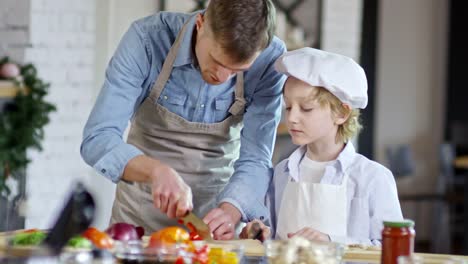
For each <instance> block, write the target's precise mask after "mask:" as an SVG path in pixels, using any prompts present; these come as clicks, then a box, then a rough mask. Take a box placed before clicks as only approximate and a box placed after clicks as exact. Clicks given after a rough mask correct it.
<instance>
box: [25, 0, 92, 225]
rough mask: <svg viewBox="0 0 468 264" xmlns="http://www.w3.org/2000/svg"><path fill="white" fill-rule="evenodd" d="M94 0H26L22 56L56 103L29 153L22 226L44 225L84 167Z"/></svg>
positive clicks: (83, 176) (84, 173) (85, 174)
mask: <svg viewBox="0 0 468 264" xmlns="http://www.w3.org/2000/svg"><path fill="white" fill-rule="evenodd" d="M95 13H96V12H95V3H94V1H90V0H87V1H83V0H80V1H61V0H42V1H37V0H33V1H31V9H30V21H31V23H30V29H31V35H30V36H31V38H30V41H31V44H32V47H31V48H28V49H26V53H25V61H31V62H34V63H35V65H36V66H37V69H38V73H39V75H40V76H41V77H42V78H43V79H44V80H47V81H48V82H50V83H51V87H50V94H49V95H48V100H49V101H50V102H52V103H54V104H55V105H56V106H57V112H55V113H53V114H52V115H51V123H50V124H49V125H48V126H47V127H46V129H45V136H46V138H45V140H44V151H43V152H30V155H31V159H32V160H33V162H32V164H31V165H30V166H29V167H28V171H27V176H28V182H27V189H28V195H29V197H28V198H29V206H30V209H31V210H30V214H29V215H28V217H27V220H26V226H27V227H38V228H44V227H49V226H50V225H51V224H52V223H53V222H54V220H55V218H56V213H57V212H58V210H59V209H60V208H61V206H62V204H63V202H64V201H65V199H66V198H67V197H68V194H69V191H70V187H71V186H72V184H73V183H74V182H75V181H77V180H82V181H84V182H86V181H87V178H88V175H89V171H90V169H89V167H88V166H87V165H86V164H85V163H84V162H83V161H82V159H81V157H80V152H79V147H80V142H81V133H82V130H83V126H84V124H85V122H86V119H87V117H88V113H89V110H90V109H91V107H92V103H93V101H94V98H93V95H94V91H93V90H94V87H93V85H94V51H95V49H94V46H95Z"/></svg>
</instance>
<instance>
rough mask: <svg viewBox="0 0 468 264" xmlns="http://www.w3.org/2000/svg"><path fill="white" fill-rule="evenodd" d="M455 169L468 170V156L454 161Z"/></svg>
mask: <svg viewBox="0 0 468 264" xmlns="http://www.w3.org/2000/svg"><path fill="white" fill-rule="evenodd" d="M454 166H455V168H458V169H467V170H468V156H459V157H456V158H455V161H454Z"/></svg>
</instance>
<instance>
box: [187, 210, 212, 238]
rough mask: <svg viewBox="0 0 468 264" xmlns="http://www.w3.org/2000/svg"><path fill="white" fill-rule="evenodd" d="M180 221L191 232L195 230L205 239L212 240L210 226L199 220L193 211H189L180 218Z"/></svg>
mask: <svg viewBox="0 0 468 264" xmlns="http://www.w3.org/2000/svg"><path fill="white" fill-rule="evenodd" d="M180 222H181V223H182V224H184V225H185V226H186V227H187V228H188V229H189V230H190V231H191V232H192V231H195V232H196V233H197V234H198V235H199V236H200V237H201V238H202V239H204V240H206V241H213V237H212V236H211V231H210V228H209V227H208V225H207V224H205V222H203V220H201V219H200V218H199V217H198V216H196V215H195V214H194V213H192V212H189V213H187V214H186V215H185V216H183V217H181V218H180Z"/></svg>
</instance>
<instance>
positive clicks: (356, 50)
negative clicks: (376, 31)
mask: <svg viewBox="0 0 468 264" xmlns="http://www.w3.org/2000/svg"><path fill="white" fill-rule="evenodd" d="M362 8H363V1H362V0H346V1H343V0H325V1H323V7H322V12H323V14H322V20H323V21H322V49H323V50H327V51H331V52H336V53H340V54H343V55H346V56H349V57H351V58H353V59H354V60H356V61H359V57H360V46H361V28H362Z"/></svg>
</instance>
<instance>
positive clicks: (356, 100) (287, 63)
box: [275, 48, 367, 109]
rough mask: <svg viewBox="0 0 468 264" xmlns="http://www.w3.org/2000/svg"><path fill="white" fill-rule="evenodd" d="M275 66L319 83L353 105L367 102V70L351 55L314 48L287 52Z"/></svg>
mask: <svg viewBox="0 0 468 264" xmlns="http://www.w3.org/2000/svg"><path fill="white" fill-rule="evenodd" d="M275 69H276V70H277V71H278V72H281V73H284V74H286V75H288V76H293V77H295V78H297V79H299V80H301V81H303V82H305V83H308V84H310V85H312V86H320V87H323V88H325V89H327V90H328V91H330V92H331V93H332V94H333V95H335V96H336V97H338V99H340V100H341V102H343V103H346V104H349V105H350V106H351V107H352V108H362V109H364V108H365V107H366V106H367V79H366V74H365V73H364V70H363V69H362V68H361V66H359V64H357V63H356V62H355V61H354V60H352V59H351V58H349V57H346V56H343V55H340V54H336V53H331V52H326V51H322V50H318V49H313V48H301V49H298V50H294V51H290V52H286V53H285V54H283V55H282V56H281V57H279V58H278V59H277V60H276V62H275Z"/></svg>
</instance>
